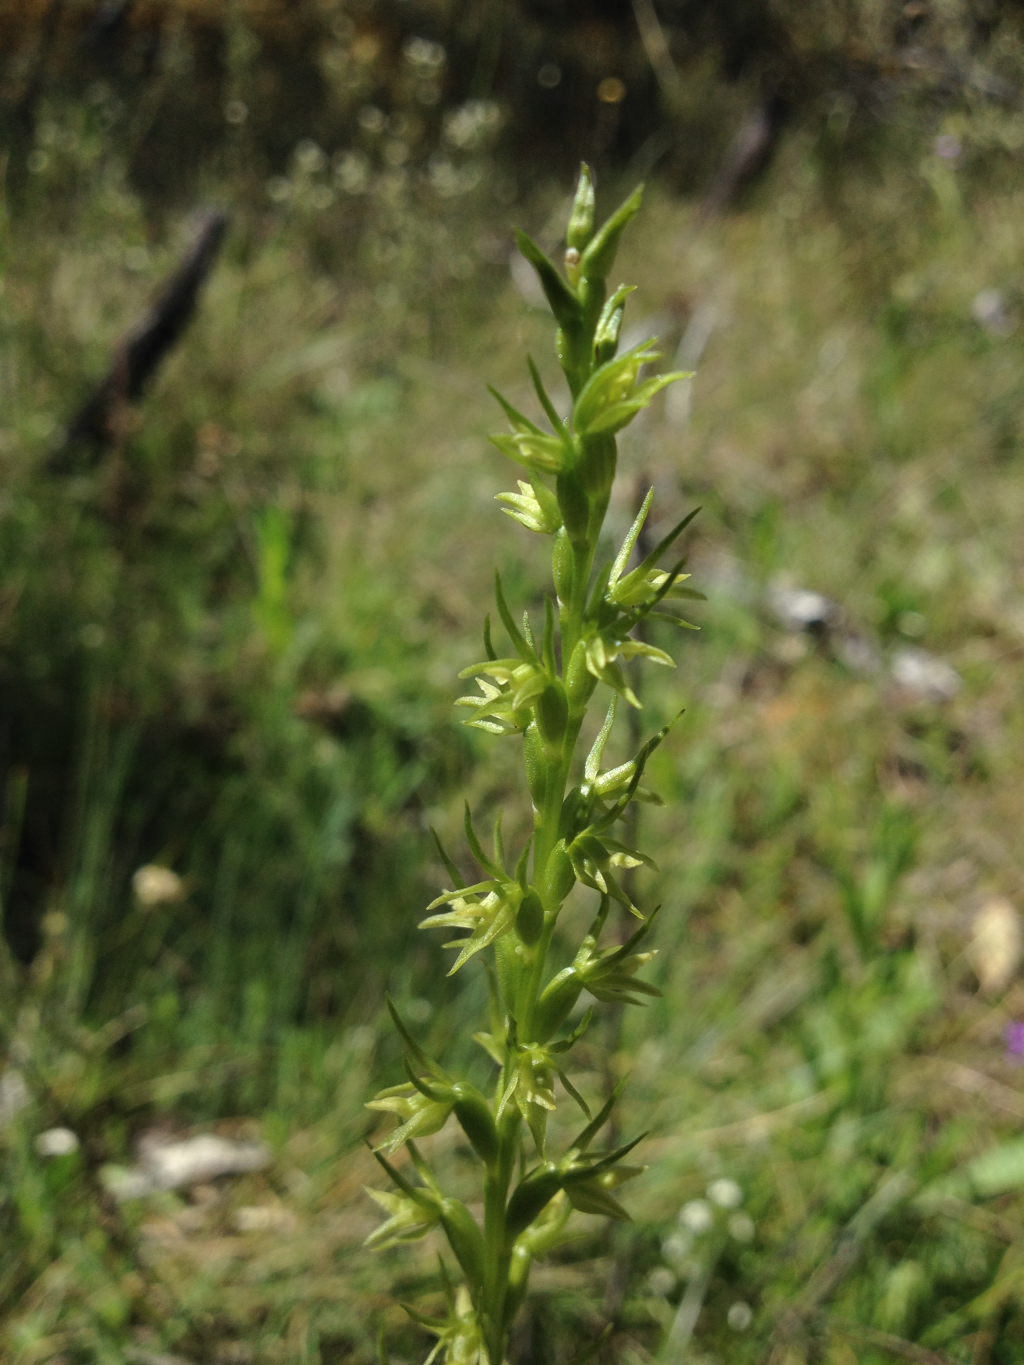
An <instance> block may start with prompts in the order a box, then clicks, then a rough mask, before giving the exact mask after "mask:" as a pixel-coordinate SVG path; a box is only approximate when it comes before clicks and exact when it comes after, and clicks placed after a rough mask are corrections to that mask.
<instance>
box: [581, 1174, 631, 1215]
mask: <svg viewBox="0 0 1024 1365" xmlns="http://www.w3.org/2000/svg"><path fill="white" fill-rule="evenodd" d="M565 1194H566V1198H567V1199H568V1200H569V1203H570V1204H571V1205H572V1206H573V1208H574V1209H575V1210H576V1211H577V1213H592V1214H595V1215H596V1216H597V1217H598V1218H614V1219H615V1220H616V1221H617V1222H620V1223H628V1222H630V1221H631V1216H630V1214H628V1213H627V1212H626V1210H625V1209H624V1208H623V1207H622V1205H621V1204H620V1203H619V1201H618V1200H617V1199H613V1198H612V1196H611V1195H610V1194H609V1193H608V1192H607V1190H604V1189H602V1188H601V1185H600V1183H599V1182H598V1181H597V1180H594V1181H581V1182H580V1183H579V1184H578V1185H567V1186H566V1187H565Z"/></svg>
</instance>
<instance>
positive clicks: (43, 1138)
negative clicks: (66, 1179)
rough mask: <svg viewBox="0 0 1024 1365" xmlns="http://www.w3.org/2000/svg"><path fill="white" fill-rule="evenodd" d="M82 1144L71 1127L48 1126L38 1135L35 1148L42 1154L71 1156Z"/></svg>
mask: <svg viewBox="0 0 1024 1365" xmlns="http://www.w3.org/2000/svg"><path fill="white" fill-rule="evenodd" d="M80 1146H81V1144H80V1143H79V1141H78V1137H77V1135H76V1134H75V1133H73V1132H72V1131H71V1129H70V1128H47V1129H46V1130H45V1131H44V1132H42V1133H39V1134H38V1135H37V1136H36V1142H35V1148H36V1151H37V1152H38V1154H39V1155H40V1156H70V1155H71V1153H72V1152H77V1151H78V1148H79V1147H80Z"/></svg>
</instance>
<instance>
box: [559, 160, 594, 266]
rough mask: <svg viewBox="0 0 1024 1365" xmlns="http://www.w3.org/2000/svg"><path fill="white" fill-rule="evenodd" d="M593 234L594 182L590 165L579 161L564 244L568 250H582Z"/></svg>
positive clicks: (587, 244)
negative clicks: (578, 172)
mask: <svg viewBox="0 0 1024 1365" xmlns="http://www.w3.org/2000/svg"><path fill="white" fill-rule="evenodd" d="M593 235H594V182H593V179H592V177H591V174H590V167H589V166H588V165H587V163H586V162H585V161H581V162H580V178H579V180H578V181H577V182H576V194H575V196H574V198H573V201H572V209H571V211H570V213H569V225H568V227H567V228H566V230H565V244H566V246H567V247H569V248H570V250H573V251H579V252H583V251H585V250H586V248H587V247H588V246H589V245H590V241H591V238H592V237H593Z"/></svg>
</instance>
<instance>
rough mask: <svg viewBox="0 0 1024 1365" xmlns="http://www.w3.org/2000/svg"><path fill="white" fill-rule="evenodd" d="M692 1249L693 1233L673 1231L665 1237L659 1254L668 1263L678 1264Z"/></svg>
mask: <svg viewBox="0 0 1024 1365" xmlns="http://www.w3.org/2000/svg"><path fill="white" fill-rule="evenodd" d="M692 1250H693V1234H692V1233H689V1232H674V1233H673V1234H672V1236H671V1237H666V1238H665V1240H664V1241H663V1242H662V1244H661V1254H662V1256H664V1258H665V1260H666V1261H667V1262H668V1263H669V1265H674V1266H679V1265H681V1264H682V1263H683V1262H684V1261H685V1260H686V1258H687V1257H688V1256H689V1254H690V1252H691V1251H692Z"/></svg>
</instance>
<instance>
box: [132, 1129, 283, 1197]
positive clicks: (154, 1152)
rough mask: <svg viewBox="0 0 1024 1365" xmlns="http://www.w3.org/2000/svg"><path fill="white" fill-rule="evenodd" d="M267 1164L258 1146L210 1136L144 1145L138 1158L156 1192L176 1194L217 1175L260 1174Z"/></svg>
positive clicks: (265, 1153)
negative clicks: (257, 1172) (175, 1192)
mask: <svg viewBox="0 0 1024 1365" xmlns="http://www.w3.org/2000/svg"><path fill="white" fill-rule="evenodd" d="M269 1164H270V1152H269V1150H268V1149H267V1148H266V1147H264V1145H263V1144H262V1143H261V1142H232V1141H231V1140H230V1139H229V1138H222V1137H217V1136H216V1135H215V1134H213V1133H202V1134H200V1135H199V1136H198V1137H192V1138H185V1139H184V1141H182V1142H167V1143H151V1144H147V1145H146V1147H145V1148H144V1151H143V1154H142V1168H143V1170H144V1171H145V1173H146V1174H147V1175H148V1176H149V1178H150V1181H151V1183H152V1185H153V1188H154V1189H158V1190H177V1189H181V1188H182V1186H184V1185H201V1184H203V1183H204V1182H206V1181H208V1180H215V1179H216V1178H217V1177H218V1176H221V1175H243V1174H245V1173H246V1172H248V1171H261V1170H262V1169H263V1168H264V1166H267V1165H269Z"/></svg>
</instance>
